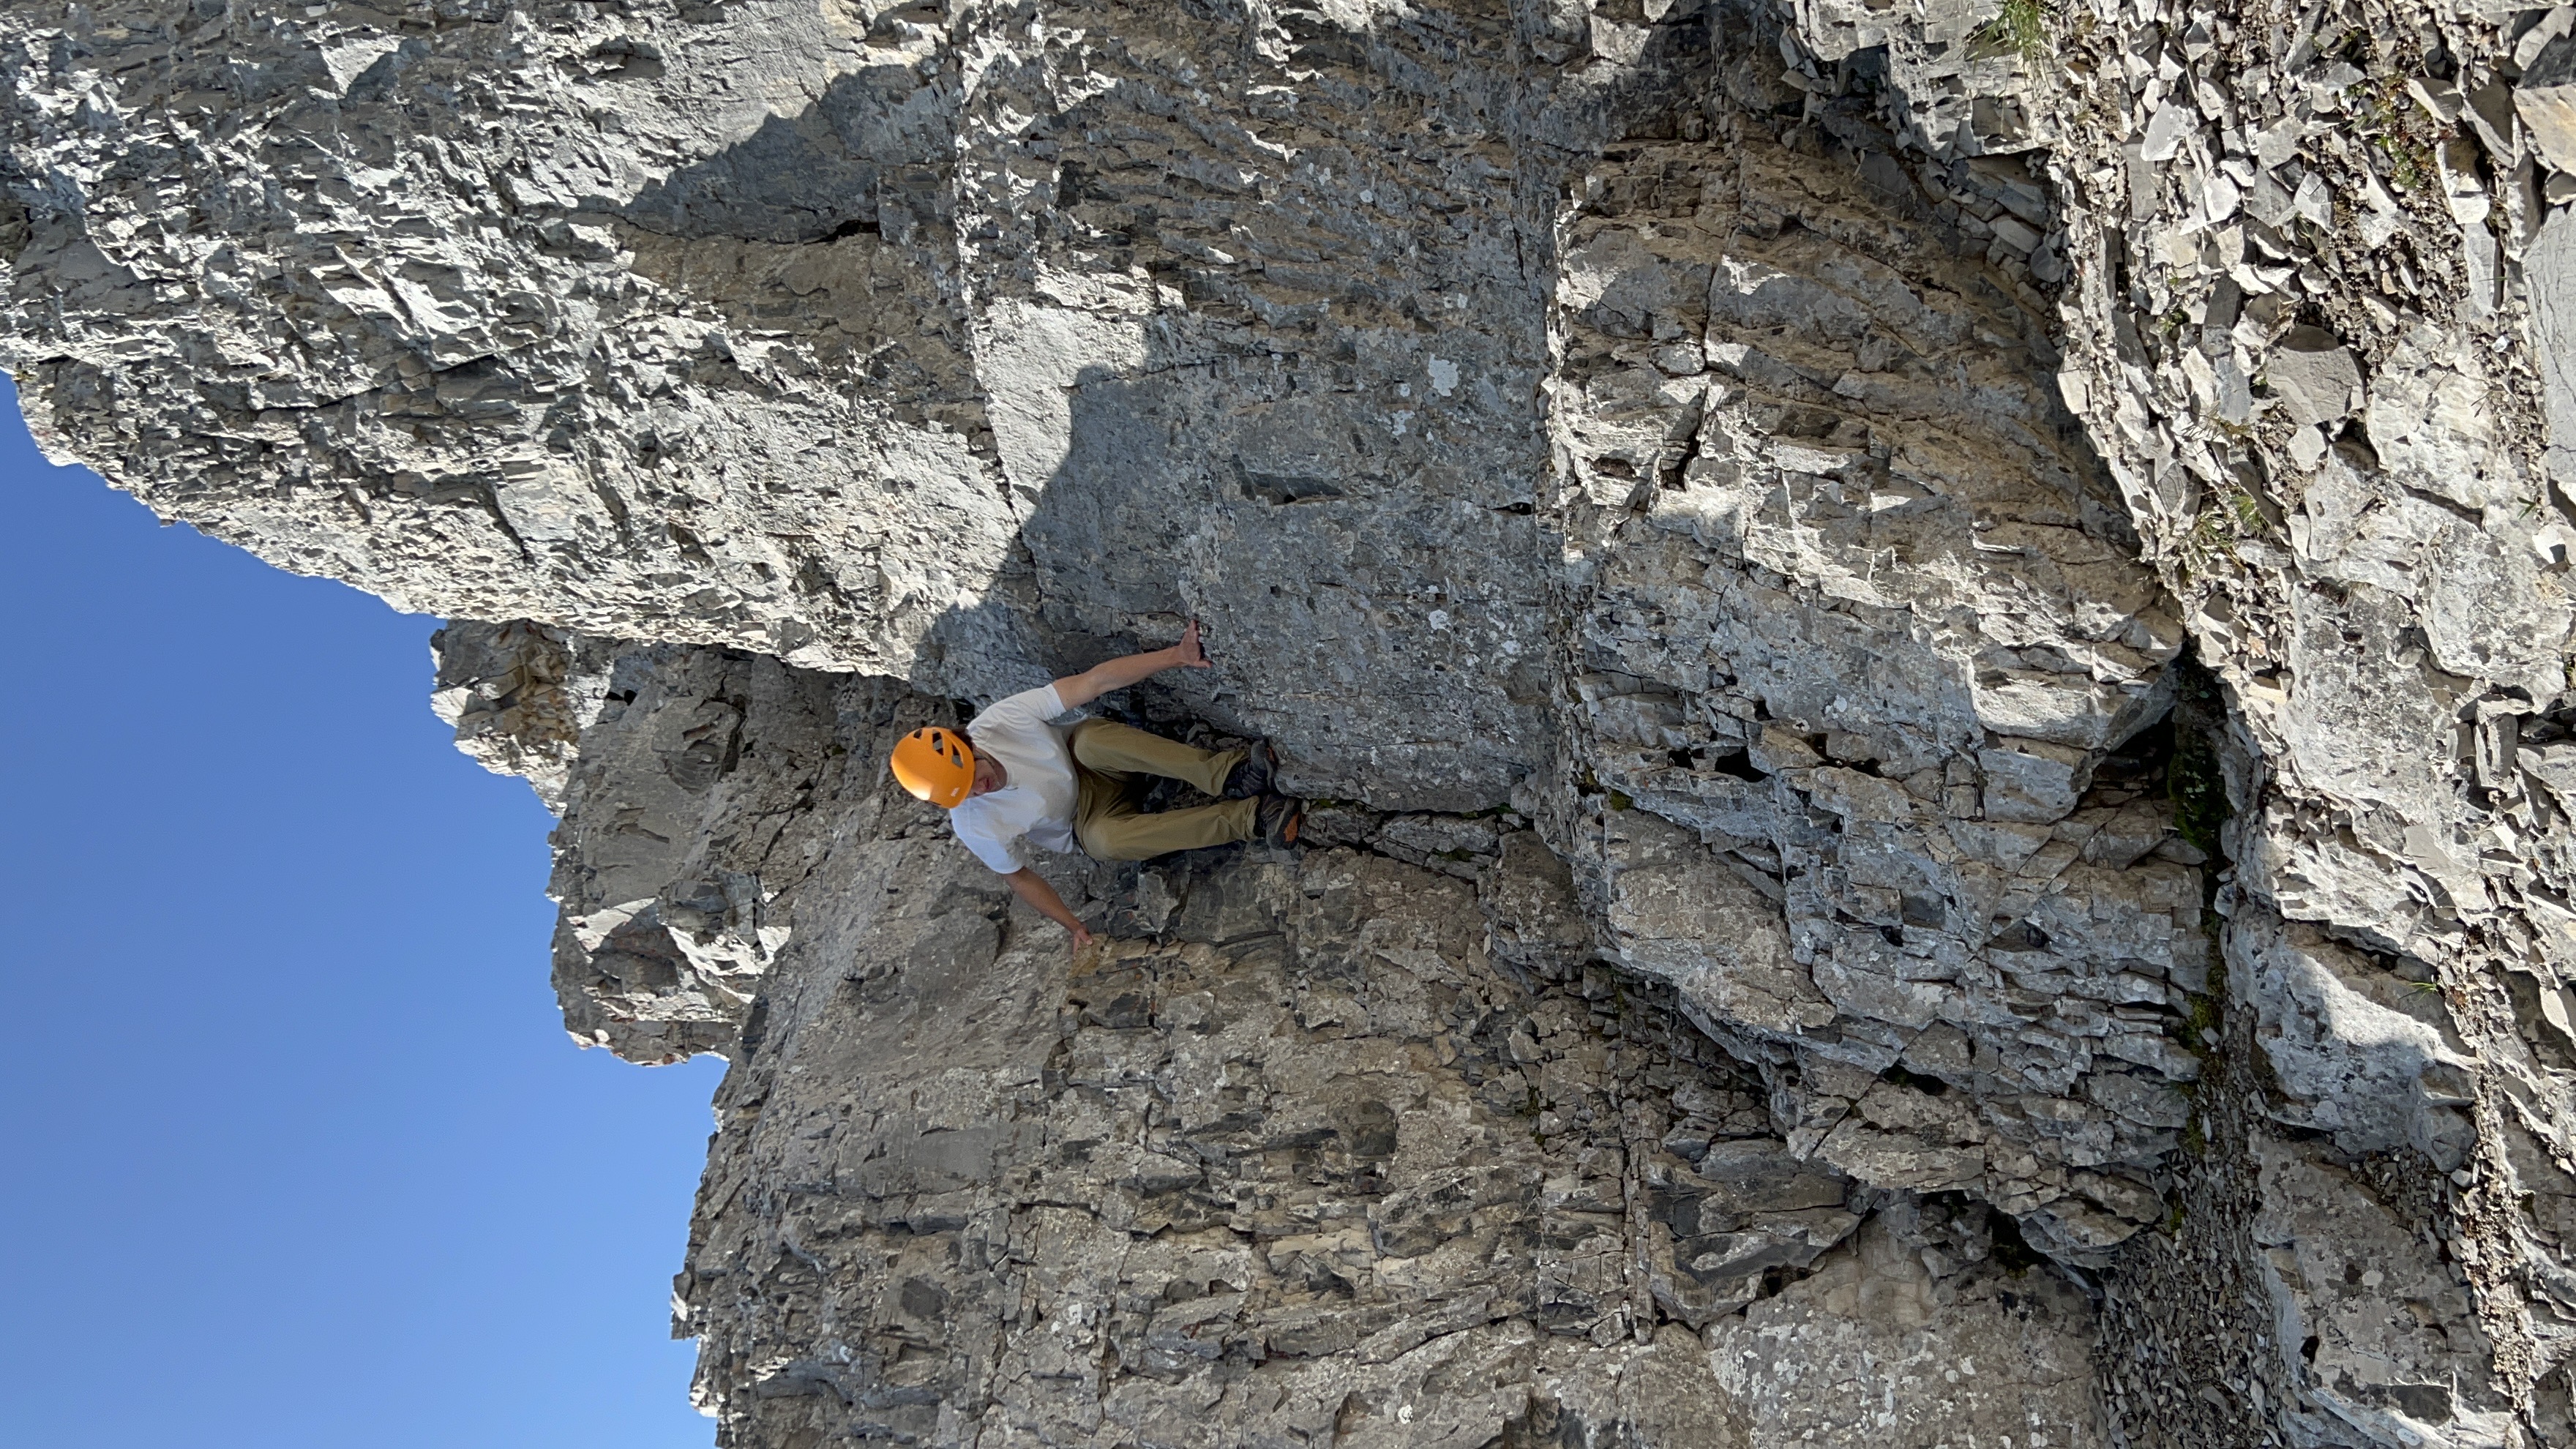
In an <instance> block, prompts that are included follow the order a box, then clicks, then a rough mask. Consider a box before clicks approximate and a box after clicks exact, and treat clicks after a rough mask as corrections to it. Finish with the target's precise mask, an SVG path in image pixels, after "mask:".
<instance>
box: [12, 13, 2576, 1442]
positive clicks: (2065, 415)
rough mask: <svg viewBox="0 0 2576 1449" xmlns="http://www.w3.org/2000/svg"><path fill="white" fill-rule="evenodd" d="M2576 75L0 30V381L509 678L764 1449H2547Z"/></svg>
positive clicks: (2277, 51)
mask: <svg viewBox="0 0 2576 1449" xmlns="http://www.w3.org/2000/svg"><path fill="white" fill-rule="evenodd" d="M2568 14H2569V12H2568V11H2567V10H2566V9H2565V8H2563V7H2562V8H2560V9H2556V10H2539V9H2533V10H2524V11H2504V10H2499V9H2496V8H2493V7H2487V8H2474V9H2473V8H2468V7H2456V8H2446V7H2444V6H2441V5H2427V4H2418V3H2398V0H2317V3H2314V4H2303V5H2300V6H2297V7H2290V6H2272V7H2267V6H2264V5H2259V4H2257V5H2248V6H2240V7H2238V8H2236V9H2233V10H2229V11H2224V12H2221V11H2217V10H2209V9H2204V10H2194V9H2191V8H2189V7H2188V6H2183V5H2180V4H2178V3H2166V4H2162V5H2156V4H2150V3H2147V0H2138V3H2135V4H2131V5H2127V6H2121V5H2116V4H2107V3H2103V4H2087V5H2083V6H2074V5H2069V6H2067V7H2065V8H2063V9H2058V10H2050V9H2047V8H2045V7H2041V6H2037V5H2027V4H2022V3H2020V0H2011V3H2007V4H2005V5H2004V6H2002V8H2001V9H2000V10H1995V9H1990V8H1988V7H1985V6H1982V5H1974V4H1968V5H1962V4H1953V3H1948V0H1944V3H1942V4H1938V5H1933V4H1924V5H1919V6H1914V7H1893V6H1873V5H1870V4H1866V3H1863V4H1849V3H1844V0H1815V3H1807V0H1794V3H1787V4H1782V5H1779V6H1774V7H1769V8H1765V7H1762V6H1757V5H1750V4H1738V3H1732V0H1724V3H1713V0H1545V3H1539V0H1532V3H1514V4H1511V5H1507V6H1497V7H1476V6H1466V5H1455V6H1426V5H1399V4H1393V3H1365V4H1335V5H1330V6H1321V7H1314V8H1302V7H1298V6H1274V5H1268V4H1242V5H1234V4H1221V5H1206V6H1193V7H1182V8H1178V9H1174V8H1170V7H1145V6H1133V5H1127V4H1122V3H1106V0H1104V3H1091V4H1082V3H1057V0H1045V3H1018V4H991V5H988V4H980V3H957V4H953V5H949V6H946V7H944V8H943V7H923V6H913V7H898V6H892V5H881V4H876V3H872V0H825V3H823V4H821V5H819V6H814V5H802V4H799V3H792V0H743V3H732V4H726V5H715V6H697V5H679V6H671V7H659V6H653V5H641V4H635V5H623V6H616V7H600V6H591V5H570V4H535V5H526V6H515V7H514V6H505V5H501V4H497V3H488V4H487V3H483V0H453V3H451V0H436V3H426V4H421V5H418V6H411V7H392V8H387V9H381V10H380V9H372V8H367V7H361V6H355V5H341V4H331V5H324V6H316V7H307V8H305V9H304V10H302V11H300V12H297V13H294V14H268V13H254V12H250V11H245V10H239V9H236V8H232V7H227V6H223V5H220V4H201V5H193V6H182V5H176V4H160V3H121V4H108V5H104V6H98V7H90V8H82V9H74V10H69V11H60V12H57V11H52V10H43V9H39V8H37V7H32V6H21V7H17V8H13V9H9V10H7V11H5V12H0V68H5V70H6V73H7V76H8V81H9V92H8V104H7V108H6V112H5V115H6V127H7V130H6V140H5V143H0V192H5V196H0V262H4V263H5V265H6V266H7V267H8V269H9V270H8V281H9V288H8V300H7V302H6V304H5V305H6V312H5V316H0V361H5V363H6V365H7V366H8V368H9V370H10V371H11V373H12V374H13V376H14V377H16V378H17V380H18V382H19V384H20V387H21V389H22V396H23V397H24V399H25V400H26V405H27V408H28V413H29V418H30V422H31V424H32V425H33V426H34V427H35V428H36V429H37V432H38V434H39V436H40V438H42V439H43V440H44V441H45V442H46V444H47V446H48V447H49V448H51V449H53V450H55V451H56V452H57V453H58V454H61V455H64V456H68V457H78V458H80V459H82V460H84V461H88V462H91V463H93V464H95V465H96V466H98V467H100V468H101V469H102V470H103V471H105V472H106V473H107V474H108V476H109V477H110V479H111V480H112V481H114V482H116V483H117V484H119V485H120V486H123V487H126V488H128V489H130V490H131V491H134V492H135V493H137V494H138V495H139V496H141V497H143V498H144V499H146V501H148V502H150V503H152V504H153V506H154V507H156V508H157V509H160V510H161V511H163V512H164V513H165V514H167V515H170V516H174V517H183V518H186V519H188V520H189V521H191V522H194V523H196V524H198V525H199V526H201V527H204V528H207V529H208V530H209V531H212V532H215V533H216V534H218V535H219V536H222V537H226V538H229V539H232V540H234V541H237V542H240V543H242V544H244V545H245V546H246V547H250V548H252V549H253V550H254V551H256V552H258V553H260V554H261V555H262V556H263V557H266V558H269V559H270V560H272V561H273V562H276V563H278V564H280V565H281V566H284V567H289V568H295V569H300V570H304V571H308V572H318V573H328V574H331V575H333V576H336V577H341V578H345V579H348V580H350V581H351V582H353V583H356V584H358V585H359V586H361V587H365V588H369V589H371V590H374V591H376V592H378V593H380V594H383V595H384V596H385V597H387V598H388V599H391V600H393V601H395V602H396V603H397V604H399V605H402V606H404V607H411V608H424V609H434V610H437V611H439V612H442V613H445V614H449V615H452V616H455V617H456V618H458V619H459V620H461V621H470V620H482V621H488V622H483V623H473V622H458V623H455V624H452V625H451V626H450V627H449V628H448V629H447V630H446V631H445V633H443V634H442V636H441V642H440V665H439V677H438V683H437V696H436V698H437V707H438V709H439V710H440V712H441V714H442V716H443V717H446V718H449V719H450V720H451V721H452V722H453V723H455V724H456V726H457V728H458V733H459V742H460V744H462V745H464V746H465V747H466V748H468V749H469V750H470V751H471V752H473V753H474V754H476V756H477V757H478V758H480V759H483V760H484V761H485V762H486V763H488V764H491V765H492V766H493V767H495V768H499V769H505V770H509V771H512V772H515V773H521V774H525V775H527V776H528V777H529V778H530V779H531V780H532V782H534V783H535V784H536V786H537V788H538V789H539V792H540V794H541V795H542V796H544V797H545V798H546V799H547V801H548V803H549V804H550V805H551V806H552V807H554V808H555V809H556V810H557V811H558V813H559V814H560V815H561V817H562V825H561V827H560V829H559V831H558V834H557V837H556V844H557V871H556V875H555V879H554V882H553V885H552V889H553V892H554V894H555V895H556V897H557V899H558V900H560V901H561V902H562V905H563V918H562V924H561V927H560V929H559V931H558V935H557V940H556V943H555V961H556V982H557V987H558V991H559V994H560V995H561V997H562V1000H563V1003H564V1008H565V1014H566V1019H567V1023H568V1025H569V1026H570V1028H571V1029H572V1030H573V1032H574V1033H575V1035H576V1036H577V1037H578V1038H580V1039H581V1040H583V1041H584V1042H586V1043H592V1044H600V1045H606V1046H609V1047H610V1048H612V1049H613V1050H616V1051H618V1052H619V1053H621V1054H623V1055H627V1056H629V1057H633V1058H636V1059H638V1060H646V1061H658V1060H668V1059H671V1058H673V1057H675V1056H679V1055H685V1054H688V1053H691V1052H697V1051H721V1052H725V1053H726V1054H728V1055H729V1056H730V1057H731V1058H732V1059H733V1061H734V1069H733V1071H732V1073H731V1074H730V1075H729V1077H728V1080H727V1085H726V1087H725V1088H724V1090H723V1094H722V1096H721V1097H720V1101H719V1108H720V1114H721V1123H720V1127H721V1130H720V1132H719V1136H718V1138H717V1141H716V1144H715V1146H714V1149H713V1152H712V1156H711V1161H710V1170H709V1177H708V1186H707V1190H706V1194H705V1197H704V1199H703V1200H702V1202H701V1205H700V1213H699V1218H698V1223H697V1230H696V1232H695V1233H694V1235H693V1243H692V1248H691V1254H690V1259H689V1263H688V1266H687V1269H686V1271H685V1272H684V1273H683V1275H682V1280H681V1310H680V1311H681V1315H682V1327H683V1330H684V1331H686V1332H690V1333H693V1334H696V1335H698V1336H699V1337H700V1338H701V1340H702V1344H703V1346H704V1350H703V1357H702V1369H701V1375H700V1381H699V1389H700V1393H701V1395H702V1402H703V1403H705V1404H706V1405H707V1406H708V1407H709V1408H710V1410H711V1411H713V1412H716V1413H717V1414H718V1416H719V1420H720V1423H721V1425H722V1427H721V1429H720V1434H721V1435H722V1436H723V1437H724V1440H725V1442H727V1443H735V1444H745V1445H750V1444H761V1445H770V1444H778V1445H790V1444H793V1445H808V1444H819V1443H826V1442H839V1441H842V1440H849V1439H855V1438H859V1437H866V1436H871V1435H874V1436H884V1435H894V1436H898V1437H910V1438H913V1439H915V1440H922V1441H930V1442H944V1443H966V1442H975V1443H988V1444H998V1443H1010V1442H1021V1441H1022V1440H1030V1441H1036V1440H1043V1441H1046V1442H1097V1443H1103V1444H1111V1443H1131V1442H1132V1443H1181V1442H1193V1443H1197V1442H1204V1443H1211V1444H1216V1443H1262V1442H1279V1443H1286V1442H1291V1441H1296V1442H1306V1441H1311V1440H1317V1439H1322V1440H1328V1441H1331V1442H1342V1441H1345V1440H1347V1441H1350V1442H1381V1441H1383V1442H1387V1443H1429V1442H1442V1443H1448V1442H1456V1443H1461V1444H1486V1443H1500V1444H1519V1443H1533V1442H1557V1443H1569V1444H1570V1443H1583V1444H1608V1443H1638V1444H1654V1445H1665V1444H1673V1445H1682V1444H1690V1445H1701V1444H1707V1445H1720V1444H1769V1443H1792V1442H1795V1443H1817V1442H1823V1443H1847V1444H1848V1443H1861V1442H1867V1441H1873V1440H1880V1439H1885V1440H1889V1441H1890V1442H1896V1443H1906V1444H1915V1443H1920V1444H1926V1445H1929V1444H1937V1443H1958V1442H1985V1441H1986V1440H1987V1439H1989V1438H1999V1437H2000V1436H2005V1435H2010V1436H2013V1437H2012V1442H2013V1443H2015V1444H2016V1445H2017V1446H2022V1445H2029V1444H2039V1443H2048V1444H2090V1443H2097V1442H2099V1443H2126V1444H2188V1445H2205V1444H2206V1445H2217V1444H2229V1445H2232V1444H2249V1445H2250V1444H2273V1443H2285V1444H2297V1445H2346V1444H2349V1445H2408V1446H2413V1445H2422V1444H2442V1445H2455V1446H2471V1445H2509V1444H2565V1443H2576V1420H2571V1419H2570V1417H2569V1416H2570V1390H2569V1387H2568V1383H2569V1380H2568V1376H2567V1371H2566V1368H2565V1364H2566V1361H2567V1358H2568V1356H2569V1351H2570V1349H2571V1348H2576V1338H2572V1337H2571V1336H2570V1335H2569V1333H2568V1331H2567V1329H2568V1325H2569V1324H2571V1323H2576V1288H2571V1287H2570V1286H2569V1285H2570V1284H2571V1283H2576V1278H2571V1277H2570V1274H2569V1263H2570V1254H2571V1250H2576V1243H2571V1242H2570V1240H2569V1238H2568V1236H2567V1233H2568V1232H2569V1231H2570V1229H2569V1227H2568V1226H2567V1224H2569V1223H2570V1222H2571V1221H2576V1218H2571V1213H2570V1209H2569V1206H2568V1205H2569V1203H2570V1202H2571V1201H2576V1140H2571V1138H2570V1136H2569V1133H2570V1131H2571V1127H2572V1126H2576V1099H2571V1097H2570V1092H2571V1091H2576V1027H2571V1025H2570V1018H2569V1002H2568V999H2567V996H2566V993H2567V991H2568V990H2569V989H2571V988H2576V935H2571V930H2576V879H2571V878H2570V872H2571V870H2576V866H2571V865H2570V862H2569V855H2568V851H2569V842H2570V840H2571V834H2570V830H2569V819H2570V812H2571V810H2576V764H2571V763H2570V761H2571V759H2576V741H2571V738H2570V735H2569V731H2570V729H2571V728H2576V717H2571V715H2570V714H2569V704H2568V688H2567V685H2568V681H2567V676H2566V661H2567V655H2568V639H2567V636H2568V632H2569V628H2570V620H2571V613H2572V612H2576V603H2571V600H2570V597H2569V595H2568V592H2567V587H2566V575H2567V570H2568V568H2569V566H2570V563H2571V561H2572V560H2571V555H2570V550H2571V547H2576V472H2572V471H2571V469H2576V464H2571V462H2570V459H2576V374H2571V372H2570V367H2571V363H2570V361H2569V359H2570V358H2571V357H2576V221H2571V220H2570V219H2569V217H2568V215H2567V210H2566V206H2567V203H2568V202H2569V201H2570V200H2576V176H2571V174H2570V173H2569V172H2568V171H2567V170H2566V169H2565V168H2566V167H2567V166H2569V165H2570V164H2576V145H2571V141H2570V136H2569V133H2568V130H2567V125H2566V116H2567V109H2566V92H2567V89H2568V87H2567V84H2566V79H2567V75H2568V67H2569V65H2570V63H2571V62H2570V55H2571V54H2576V50H2571V47H2576V33H2571V32H2576V25H2571V23H2570V22H2569V20H2568V18H2567V17H2568ZM1190 616H1196V617H1200V618H1203V619H1205V620H1206V621H1207V623H1208V626H1209V631H1210V637H1211V640H1212V644H1213V647H1214V648H1215V650H1216V652H1217V655H1218V658H1219V662H1220V668H1218V669H1216V670H1213V671H1209V672H1208V673H1206V674H1204V675H1198V676H1194V677H1191V678H1187V679H1183V680H1179V681H1177V682H1175V683H1172V684H1170V685H1169V686H1168V687H1157V688H1150V689H1142V690H1139V691H1136V692H1135V694H1134V697H1133V698H1131V699H1129V700H1127V701H1125V702H1124V703H1123V706H1122V707H1124V708H1126V709H1128V710H1130V711H1131V712H1133V713H1135V714H1136V715H1138V716H1140V717H1142V718H1144V719H1146V720H1147V721H1148V722H1150V723H1153V724H1155V725H1156V726H1158V727H1161V728H1166V729H1170V730H1174V731H1181V732H1207V731H1216V732H1223V733H1234V734H1242V733H1255V732H1258V733H1267V734H1270V735H1273V736H1275V737H1276V738H1277V739H1278V740H1279V742H1280V745H1281V748H1282V751H1283V754H1284V756H1285V758H1286V763H1287V778H1288V780H1289V782H1290V783H1291V784H1292V785H1294V786H1295V787H1297V788H1300V789H1302V790H1305V791H1306V792H1308V793H1310V794H1313V795H1316V796H1319V797H1329V801H1330V803H1329V804H1326V805H1323V806H1320V807H1319V808H1318V809H1317V811H1316V814H1315V817H1314V825H1313V832H1314V838H1313V841H1312V844H1311V847H1310V849H1309V851H1308V853H1307V854H1306V855H1304V856H1303V857H1302V858H1292V857H1285V856H1282V857H1277V858H1272V857H1267V856H1264V855H1262V854H1261V853H1259V852H1253V853H1250V854H1245V853H1241V852H1231V853H1225V852H1220V853H1215V854H1210V855H1206V856H1204V857H1193V858H1190V859H1186V860H1181V861H1176V862H1172V863H1169V864H1166V865H1161V866H1157V867H1153V868H1150V869H1146V870H1142V871H1137V870H1132V869H1122V870H1109V869H1106V868H1091V867H1085V866H1083V865H1082V864H1081V863H1079V862H1059V863H1056V864H1055V866H1053V867H1051V869H1053V870H1054V872H1055V873H1056V874H1059V875H1061V876H1062V877H1063V883H1064V885H1065V887H1066V889H1067V890H1068V893H1069V895H1076V896H1079V898H1081V899H1082V900H1084V901H1086V902H1088V903H1089V905H1090V907H1091V908H1093V909H1096V910H1097V911H1098V912H1099V913H1101V916H1102V919H1103V921H1104V924H1106V925H1107V926H1109V927H1110V929H1111V933H1112V934H1114V935H1116V936H1117V937H1118V940H1117V942H1116V943H1115V944H1114V945H1113V946H1111V947H1110V948H1109V949H1108V950H1106V951H1104V952H1103V954H1102V956H1101V957H1100V958H1099V959H1096V960H1086V961H1082V962H1071V963H1069V962H1067V961H1066V960H1065V959H1064V956H1063V953H1062V950H1061V941H1060V938H1059V937H1053V936H1050V935H1049V934H1048V932H1049V931H1050V930H1051V928H1046V927H1042V926H1038V925H1036V924H1034V923H1032V921H1031V920H1030V918H1028V917H1026V916H1025V915H1014V914H1013V913H1012V912H1011V911H1009V910H1007V909H1005V905H1006V902H1005V900H1004V898H1003V897H1002V896H1001V895H1000V894H998V893H997V891H996V889H995V887H994V885H993V883H992V882H991V881H990V880H989V879H987V878H984V877H981V876H979V875H978V874H977V873H976V872H975V870H974V869H973V868H972V867H971V864H970V863H968V862H966V861H965V858H964V857H963V856H962V855H960V854H959V853H958V852H956V851H954V850H953V849H950V848H948V847H946V846H945V845H944V844H943V843H942V841H941V839H940V833H939V830H938V828H937V825H936V822H935V820H932V819H930V818H928V817H926V816H924V815H923V814H922V813H921V812H919V811H917V810H915V809H913V807H911V806H910V804H909V802H907V801H905V800H903V799H902V798H901V797H899V796H894V795H890V794H889V793H888V792H887V790H886V788H885V786H884V784H883V779H882V775H881V772H880V771H879V769H878V765H877V761H878V759H879V757H880V756H881V754H882V751H883V748H884V745H885V742H886V740H887V739H888V738H889V737H890V736H889V734H888V732H889V731H891V730H894V729H896V728H897V727H899V726H902V725H905V724H906V723H907V722H913V721H923V720H930V719H943V720H946V719H954V718H955V717H956V716H957V714H958V712H959V711H960V709H961V708H966V707H971V702H972V701H976V700H983V699H989V698H992V697H994V696H997V695H999V694H1001V693H1005V692H1008V691H1009V690H1012V689H1016V688H1019V687H1024V686H1025V685H1028V684H1032V683H1035V682H1037V681H1039V680H1041V679H1043V678H1045V677H1047V676H1048V674H1049V673H1051V672H1055V671H1059V670H1062V669H1065V668H1068V667H1074V666H1079V665H1082V664H1086V663H1089V662H1091V661H1092V660H1093V659H1095V658H1097V657H1099V656H1101V655H1103V654H1106V653H1109V652H1113V651H1116V650H1121V649H1125V648H1128V647H1133V646H1135V645H1138V644H1153V643H1159V642H1163V641H1165V640H1167V639H1168V638H1170V637H1172V636H1173V635H1174V634H1175V633H1176V632H1177V631H1178V629H1179V628H1180V625H1181V621H1182V620H1183V619H1184V618H1185V617H1190ZM1050 942H1054V944H1049V943H1050ZM2088 1348H2089V1350H2090V1352H2091V1355H2092V1367H2091V1369H2090V1371H2089V1376H2088V1371H2087V1370H2085V1369H2083V1368H2081V1367H2079V1360H2080V1359H2082V1358H2083V1357H2084V1355H2085V1353H2086V1352H2087V1350H2088ZM1971 1363H1974V1364H1976V1365H1978V1367H1977V1368H1975V1369H1974V1370H1973V1371H1972V1370H1971V1369H1970V1368H1969V1365H1970V1364H1971Z"/></svg>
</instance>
